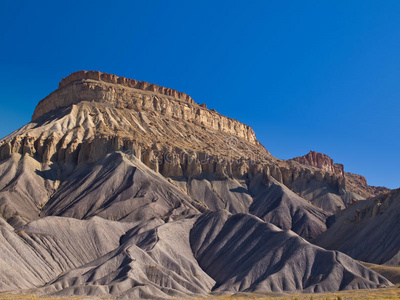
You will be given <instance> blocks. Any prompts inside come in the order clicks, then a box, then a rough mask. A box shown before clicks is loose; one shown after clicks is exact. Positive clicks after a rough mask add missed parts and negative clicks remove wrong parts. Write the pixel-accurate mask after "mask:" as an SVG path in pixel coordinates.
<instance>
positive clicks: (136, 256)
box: [36, 211, 390, 299]
mask: <svg viewBox="0 0 400 300" xmlns="http://www.w3.org/2000/svg"><path fill="white" fill-rule="evenodd" d="M386 285H390V283H389V282H388V281H387V280H386V279H384V278H383V277H382V276H380V275H378V274H377V273H375V272H373V271H371V270H369V269H367V268H365V267H363V266H362V265H360V264H359V263H357V262H355V261H354V260H352V259H351V258H349V257H348V256H346V255H344V254H341V253H339V252H335V251H326V250H323V249H322V248H319V247H317V246H313V245H311V244H309V243H308V242H306V241H305V240H303V239H302V238H300V237H299V236H297V235H296V234H295V233H293V232H285V231H281V230H280V229H278V228H277V227H276V226H274V225H271V224H269V223H265V222H263V221H261V220H260V219H258V218H256V217H253V216H251V215H246V214H236V215H231V214H229V213H228V212H226V211H217V212H212V213H208V214H204V215H202V216H200V217H195V218H189V219H185V220H179V221H174V222H171V223H166V224H162V225H160V226H156V227H154V228H150V229H149V230H143V231H141V232H137V229H134V230H132V231H128V232H127V233H126V235H125V236H123V237H122V239H121V244H120V246H119V247H118V248H116V249H115V250H113V251H111V252H109V253H107V254H106V255H104V256H102V257H100V258H98V259H96V260H94V261H92V262H90V263H88V264H85V265H83V266H81V267H78V268H76V269H73V270H71V271H69V272H66V273H65V274H62V275H61V276H59V277H58V278H57V279H55V280H54V281H52V282H50V283H49V284H47V285H45V286H44V287H42V288H40V289H38V290H36V291H37V292H40V293H45V294H50V295H55V296H62V297H66V296H84V295H90V296H104V295H111V296H112V297H115V298H117V299H137V298H166V297H171V296H175V297H188V296H189V297H194V296H205V295H207V294H209V293H210V292H211V291H215V292H222V293H231V292H237V291H246V292H257V293H263V292H270V291H274V292H282V291H295V290H304V291H315V292H322V291H337V290H340V289H357V288H376V287H378V286H386Z"/></svg>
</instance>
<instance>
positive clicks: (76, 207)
mask: <svg viewBox="0 0 400 300" xmlns="http://www.w3.org/2000/svg"><path fill="white" fill-rule="evenodd" d="M193 205H197V207H200V204H199V203H195V202H194V201H193V200H192V199H190V198H189V197H188V196H187V195H186V194H184V193H183V192H182V191H181V190H179V189H178V188H177V187H175V186H173V185H172V184H170V183H169V182H168V181H167V180H166V179H165V178H163V177H162V176H160V175H159V174H156V173H155V172H153V171H151V170H150V169H149V168H147V167H146V166H145V165H143V164H142V163H141V162H140V161H139V160H137V159H136V158H135V157H133V156H131V155H125V154H123V153H118V152H116V153H113V154H110V155H108V156H107V157H106V158H104V159H103V160H100V161H99V162H98V163H97V164H95V165H86V166H83V167H81V168H80V169H78V170H77V171H76V172H74V173H73V175H71V176H70V177H68V178H67V179H66V180H65V181H64V182H63V184H62V185H61V186H60V188H59V189H58V190H57V192H56V193H55V194H54V196H53V197H52V198H51V199H50V200H49V202H48V203H47V205H46V206H45V207H44V208H43V214H45V215H59V216H67V217H74V218H78V219H85V218H89V217H91V216H95V215H97V216H100V217H103V218H106V219H110V220H120V221H142V220H149V219H151V218H154V217H162V218H167V217H173V218H175V217H176V218H184V217H185V216H188V215H193V214H198V213H199V211H198V210H197V209H196V208H195V207H194V206H193ZM203 209H204V208H203Z"/></svg>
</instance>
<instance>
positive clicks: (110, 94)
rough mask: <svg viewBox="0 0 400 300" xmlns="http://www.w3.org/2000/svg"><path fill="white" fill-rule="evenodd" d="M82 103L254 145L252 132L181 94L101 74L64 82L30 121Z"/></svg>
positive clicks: (74, 76)
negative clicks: (151, 116) (194, 127)
mask: <svg viewBox="0 0 400 300" xmlns="http://www.w3.org/2000/svg"><path fill="white" fill-rule="evenodd" d="M82 101H88V102H91V101H93V102H97V103H103V104H104V103H106V104H107V105H110V106H113V107H116V108H126V109H129V110H134V111H136V112H138V111H145V112H156V113H157V114H159V115H160V116H166V117H169V118H175V119H178V120H181V121H186V122H192V123H196V124H197V125H198V126H202V127H205V128H210V129H213V130H218V131H222V132H225V133H228V134H230V135H233V136H238V137H240V138H243V139H245V140H246V141H247V142H250V143H255V142H256V137H255V134H254V132H253V130H252V129H251V128H250V127H249V126H246V125H244V124H243V123H240V122H239V121H236V120H233V119H230V118H227V117H225V116H222V115H220V114H218V113H217V112H215V111H212V110H208V109H207V108H204V107H202V106H200V105H198V104H196V103H194V101H193V100H192V99H191V98H190V97H189V96H187V95H186V94H184V93H181V92H177V91H175V90H172V89H169V88H163V87H160V86H157V85H154V84H150V83H147V82H143V81H139V82H138V81H136V80H134V79H127V78H124V77H117V76H115V75H112V74H107V73H101V72H97V71H96V72H86V71H80V72H76V73H73V74H71V75H70V76H68V77H66V78H64V79H63V80H62V81H61V82H60V85H59V89H57V90H56V91H54V92H53V93H51V94H50V95H49V96H47V97H46V98H45V99H43V100H42V101H40V102H39V104H38V106H37V107H36V109H35V112H34V114H33V117H32V120H36V119H37V118H39V117H41V116H43V115H44V114H46V113H48V112H51V111H53V110H55V109H57V108H60V107H66V106H71V105H72V104H77V103H79V102H82Z"/></svg>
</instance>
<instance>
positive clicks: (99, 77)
mask: <svg viewBox="0 0 400 300" xmlns="http://www.w3.org/2000/svg"><path fill="white" fill-rule="evenodd" d="M83 79H92V80H96V81H103V82H107V83H113V84H118V85H123V86H126V87H130V88H135V89H138V90H143V91H151V92H155V93H158V94H162V95H166V96H171V97H173V98H175V99H179V100H182V101H186V102H188V103H194V101H193V99H192V98H191V97H190V96H189V95H186V94H185V93H182V92H178V91H176V90H174V89H170V88H166V87H162V86H159V85H156V84H153V83H148V82H146V81H137V80H135V79H129V78H125V77H122V76H121V77H118V76H116V75H113V74H108V73H102V72H99V71H89V72H87V71H78V72H74V73H72V74H70V75H68V76H67V77H65V78H63V79H62V80H61V81H60V83H59V85H58V88H62V87H64V86H66V85H68V84H70V83H71V82H74V81H79V80H83Z"/></svg>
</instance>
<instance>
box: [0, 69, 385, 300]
mask: <svg viewBox="0 0 400 300" xmlns="http://www.w3.org/2000/svg"><path fill="white" fill-rule="evenodd" d="M343 174H344V175H343ZM347 178H348V177H346V173H343V167H342V168H340V166H338V165H335V164H333V161H332V160H331V159H330V158H329V157H327V156H325V155H322V154H316V153H313V154H310V155H308V156H306V157H304V158H298V159H296V160H288V161H285V160H279V159H276V158H274V157H273V156H271V155H270V153H269V152H268V151H267V150H266V149H265V148H264V147H263V146H262V145H261V144H260V143H259V142H258V141H257V140H256V138H255V135H254V132H253V131H252V130H251V128H250V127H249V126H246V125H244V124H242V123H240V122H239V121H236V120H233V119H230V118H227V117H224V116H221V115H220V114H218V113H216V112H215V111H212V110H208V109H207V107H206V105H197V104H196V103H194V102H193V100H192V99H191V98H190V97H189V96H187V95H186V94H183V93H179V92H176V91H174V90H172V89H167V88H163V87H159V86H156V85H151V84H147V83H143V82H137V81H135V80H130V79H126V78H121V77H117V76H115V75H111V74H104V73H100V72H84V71H82V72H77V73H74V74H72V75H70V76H68V77H67V78H65V79H63V80H62V81H61V83H60V86H59V88H58V89H57V90H56V91H54V92H53V93H51V94H50V95H49V96H48V97H46V98H45V99H44V100H42V101H41V102H40V103H39V105H38V106H37V108H36V110H35V113H34V116H33V118H32V121H31V122H30V123H29V124H27V125H26V126H24V127H22V128H21V129H19V130H17V131H16V132H14V133H12V134H10V135H9V136H7V137H6V138H4V139H2V140H0V241H1V243H0V252H1V253H5V255H0V292H1V291H10V290H11V291H15V290H18V289H33V290H30V291H31V292H32V291H34V292H37V293H42V294H46V295H55V296H61V297H67V296H84V295H90V296H99V297H112V298H116V299H128V298H129V299H131V298H152V299H153V298H155V297H159V298H168V297H173V296H175V297H185V298H187V297H198V296H207V295H209V294H210V293H211V291H218V292H223V293H233V292H238V291H239V292H241V291H244V292H262V293H265V292H270V291H277V292H282V291H311V292H313V291H315V292H319V291H337V290H340V289H358V288H376V287H379V286H390V285H391V283H390V282H389V281H387V280H386V279H385V278H383V277H381V276H379V275H378V274H376V273H375V272H373V271H370V270H368V269H367V268H365V267H363V266H361V265H360V264H358V263H357V262H355V261H353V260H352V259H351V258H349V257H347V256H346V255H343V254H341V253H337V252H334V251H325V250H323V249H321V248H319V247H315V246H313V245H312V244H310V243H309V242H307V241H313V240H315V239H316V238H317V237H318V236H320V235H321V234H323V232H324V231H326V229H327V219H328V218H329V219H332V217H330V216H329V215H331V214H333V213H335V212H336V211H337V209H338V208H344V207H345V206H346V205H348V202H349V201H348V199H352V198H354V197H356V198H357V197H359V198H362V196H360V195H357V194H356V193H355V191H356V190H357V189H359V190H360V191H364V190H365V186H364V182H361V183H358V182H360V180H361V179H360V178H357V177H355V176H353V177H351V178H352V180H353V181H348V179H347ZM361 181H362V180H361ZM349 182H350V184H349ZM365 184H366V182H365ZM378 212H381V210H378ZM306 240H307V241H306ZM277 253H279V255H276V254H277ZM299 257H300V258H301V259H298V258H299ZM277 268H278V269H279V272H277V271H276V270H277ZM238 278H239V279H238ZM282 278H285V280H282Z"/></svg>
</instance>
